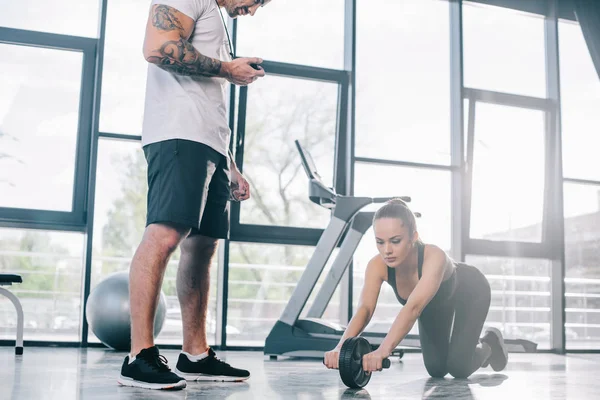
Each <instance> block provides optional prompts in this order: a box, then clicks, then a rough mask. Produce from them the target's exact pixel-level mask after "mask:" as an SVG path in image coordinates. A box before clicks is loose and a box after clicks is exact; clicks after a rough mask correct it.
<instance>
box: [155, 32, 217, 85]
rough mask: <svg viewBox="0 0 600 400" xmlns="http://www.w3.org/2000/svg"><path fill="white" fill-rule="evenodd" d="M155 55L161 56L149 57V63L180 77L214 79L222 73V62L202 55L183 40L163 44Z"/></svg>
mask: <svg viewBox="0 0 600 400" xmlns="http://www.w3.org/2000/svg"><path fill="white" fill-rule="evenodd" d="M155 53H158V54H159V55H153V56H150V57H148V61H149V62H151V63H153V64H156V65H157V66H159V67H160V68H162V69H164V70H165V71H168V72H172V73H175V74H178V75H185V76H192V75H200V76H208V77H212V76H217V75H218V74H219V72H220V71H221V61H219V60H215V59H213V58H210V57H206V56H204V55H202V54H200V53H199V52H198V50H196V49H195V48H194V46H192V45H191V43H190V42H188V41H187V40H184V39H183V38H181V39H179V40H169V41H168V42H165V43H163V45H162V46H160V49H158V50H155Z"/></svg>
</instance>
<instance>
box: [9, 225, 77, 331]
mask: <svg viewBox="0 0 600 400" xmlns="http://www.w3.org/2000/svg"><path fill="white" fill-rule="evenodd" d="M83 248H84V238H83V235H82V234H80V233H63V232H51V231H42V230H21V229H0V273H3V274H18V275H21V276H22V278H23V283H21V284H15V285H14V286H11V287H9V290H10V291H11V292H13V293H14V294H15V295H16V296H17V297H18V298H19V300H20V301H21V304H22V305H23V315H24V319H25V321H24V325H25V332H24V338H25V340H41V341H51V342H65V341H73V342H75V341H79V340H80V337H79V329H80V321H81V278H82V270H83V265H84V259H83ZM16 327H17V314H16V312H15V308H14V306H13V304H12V303H11V302H10V301H9V300H8V299H7V298H6V297H4V296H0V339H9V340H14V338H15V334H16Z"/></svg>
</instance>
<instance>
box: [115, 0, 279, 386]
mask: <svg viewBox="0 0 600 400" xmlns="http://www.w3.org/2000/svg"><path fill="white" fill-rule="evenodd" d="M268 1H269V0H153V1H152V6H151V9H150V14H149V17H148V22H147V25H146V37H145V40H144V48H143V52H144V57H145V58H146V60H147V61H148V62H149V64H150V65H149V67H148V80H147V85H146V102H145V111H144V123H143V129H142V146H143V149H144V154H145V156H146V160H147V162H148V199H147V202H148V214H147V221H146V230H145V232H144V235H143V238H142V241H141V243H140V245H139V247H138V249H137V251H136V252H135V255H134V257H133V260H132V263H131V269H130V274H129V293H130V310H131V351H130V354H129V355H128V356H127V357H125V360H124V362H123V366H122V368H121V375H120V377H119V379H118V382H119V383H120V384H122V385H126V386H136V387H143V388H148V389H176V388H184V387H186V380H189V381H199V380H219V381H223V380H225V381H239V380H245V379H248V377H249V376H250V373H249V372H248V371H245V370H241V369H237V368H233V367H231V366H230V365H229V364H227V363H225V362H223V361H221V360H219V359H218V358H217V357H216V356H215V353H214V351H213V350H212V349H211V348H209V347H208V345H207V340H206V330H205V327H206V312H207V304H208V298H209V295H208V293H209V269H210V264H211V260H212V257H213V256H214V254H215V251H216V248H217V242H218V239H220V238H227V237H228V233H229V200H230V198H231V199H233V200H237V201H243V200H246V199H248V198H249V197H250V188H249V185H248V182H247V181H246V179H244V177H243V176H242V174H241V173H240V172H239V170H238V169H237V167H236V165H235V163H234V161H233V157H232V156H231V153H230V152H229V151H228V149H229V140H230V134H231V132H230V129H229V126H228V116H227V107H226V95H227V86H228V85H229V83H233V84H236V85H248V84H250V83H252V82H254V81H255V80H256V79H258V78H259V77H262V76H264V75H265V72H264V70H263V69H262V68H261V67H260V66H259V64H260V63H261V62H262V60H261V59H259V58H239V59H235V60H232V58H231V56H230V54H231V49H230V48H229V46H228V42H229V41H228V37H227V33H226V27H225V25H224V21H223V20H222V16H221V14H220V10H219V8H220V7H223V8H224V9H225V10H226V11H227V13H228V14H229V16H231V17H232V18H235V17H237V16H239V15H254V14H255V13H256V11H257V10H258V8H259V7H261V6H263V5H264V4H265V3H267V2H268ZM178 246H181V258H180V260H179V268H178V271H177V296H178V298H179V304H180V306H181V315H182V321H183V351H182V353H181V354H180V355H179V359H178V361H177V365H176V369H175V373H174V372H172V371H171V370H170V368H169V367H168V365H167V360H166V359H165V358H164V356H161V355H160V354H159V351H158V348H157V347H156V346H155V345H154V337H153V323H154V317H155V313H156V308H157V304H158V299H159V293H160V288H161V286H162V281H163V277H164V273H165V269H166V267H167V263H168V261H169V258H170V257H171V255H172V254H173V252H174V251H175V249H176V248H177V247H178Z"/></svg>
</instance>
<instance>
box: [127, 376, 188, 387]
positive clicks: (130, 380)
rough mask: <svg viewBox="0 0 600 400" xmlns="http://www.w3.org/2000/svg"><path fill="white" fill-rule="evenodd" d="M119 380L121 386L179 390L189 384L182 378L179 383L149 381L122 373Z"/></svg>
mask: <svg viewBox="0 0 600 400" xmlns="http://www.w3.org/2000/svg"><path fill="white" fill-rule="evenodd" d="M117 382H118V383H119V385H121V386H131V387H139V388H143V389H155V390H178V389H183V388H185V387H186V386H187V383H186V381H184V380H181V381H179V382H177V383H149V382H142V381H136V380H134V379H133V378H129V377H127V376H123V375H120V376H119V378H118V379H117Z"/></svg>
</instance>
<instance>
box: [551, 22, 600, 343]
mask: <svg viewBox="0 0 600 400" xmlns="http://www.w3.org/2000/svg"><path fill="white" fill-rule="evenodd" d="M559 46H560V47H559V50H560V73H561V76H560V78H561V80H560V84H561V111H562V114H561V116H562V120H561V121H562V144H563V153H562V155H563V175H564V177H565V183H564V186H563V191H564V217H565V220H564V224H565V262H566V273H565V275H566V277H565V292H566V328H565V330H566V341H567V345H566V346H567V348H569V349H590V348H600V313H598V309H599V308H600V274H599V273H598V271H599V269H598V265H599V264H600V257H599V256H598V254H600V173H599V172H598V171H600V161H598V156H597V151H596V149H597V148H598V146H599V145H600V139H599V138H598V132H599V131H600V117H599V116H598V112H597V111H598V109H599V107H600V80H599V79H598V74H597V72H596V70H595V69H594V65H593V62H592V59H591V57H590V53H589V50H588V47H587V45H586V43H585V40H584V37H583V34H582V32H581V28H580V27H579V25H578V24H576V23H572V22H568V21H559Z"/></svg>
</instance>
